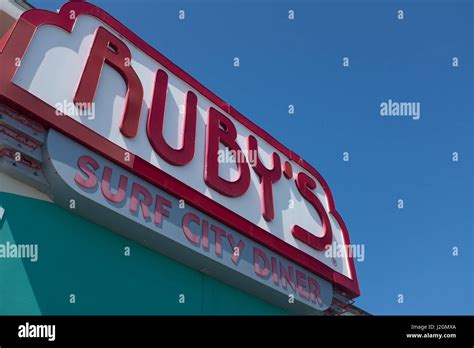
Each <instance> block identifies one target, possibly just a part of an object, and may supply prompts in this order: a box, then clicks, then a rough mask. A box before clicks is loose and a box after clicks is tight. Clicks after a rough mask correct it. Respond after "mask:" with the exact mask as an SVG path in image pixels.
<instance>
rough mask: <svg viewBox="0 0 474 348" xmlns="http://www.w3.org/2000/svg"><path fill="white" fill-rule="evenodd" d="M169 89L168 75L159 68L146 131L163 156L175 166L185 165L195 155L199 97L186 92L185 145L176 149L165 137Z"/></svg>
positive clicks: (152, 144)
mask: <svg viewBox="0 0 474 348" xmlns="http://www.w3.org/2000/svg"><path fill="white" fill-rule="evenodd" d="M167 90H168V75H167V74H166V73H165V72H164V71H163V70H158V71H157V72H156V77H155V90H154V92H153V100H152V102H151V107H150V116H149V117H148V123H147V127H146V133H147V136H148V140H149V141H150V144H151V146H152V147H153V149H154V150H155V152H156V153H157V154H158V155H160V157H161V158H163V159H164V160H165V161H166V162H168V163H171V164H173V165H175V166H184V165H186V164H188V163H189V162H191V160H192V159H193V157H194V144H195V141H196V111H197V97H196V95H195V94H194V93H193V92H191V91H188V93H187V94H186V108H185V111H184V126H183V133H182V134H181V140H182V144H183V145H182V147H181V149H175V148H172V147H171V146H169V145H168V143H167V142H166V140H165V138H164V137H163V128H164V123H165V122H164V121H165V104H166V92H167Z"/></svg>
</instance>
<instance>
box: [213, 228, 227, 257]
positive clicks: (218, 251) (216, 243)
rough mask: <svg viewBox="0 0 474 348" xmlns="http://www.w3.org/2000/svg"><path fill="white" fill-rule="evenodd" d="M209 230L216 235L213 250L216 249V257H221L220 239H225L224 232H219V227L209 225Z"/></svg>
mask: <svg viewBox="0 0 474 348" xmlns="http://www.w3.org/2000/svg"><path fill="white" fill-rule="evenodd" d="M211 230H213V231H214V233H215V234H216V242H215V246H214V248H215V249H216V255H217V256H222V240H221V239H222V237H225V235H226V233H225V231H223V230H221V229H220V228H219V227H217V226H214V225H211Z"/></svg>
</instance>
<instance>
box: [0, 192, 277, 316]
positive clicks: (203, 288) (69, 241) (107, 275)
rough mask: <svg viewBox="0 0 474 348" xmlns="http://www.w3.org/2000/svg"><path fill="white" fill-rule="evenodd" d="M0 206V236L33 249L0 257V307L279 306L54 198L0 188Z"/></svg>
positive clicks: (220, 310)
mask: <svg viewBox="0 0 474 348" xmlns="http://www.w3.org/2000/svg"><path fill="white" fill-rule="evenodd" d="M0 206H2V207H3V208H4V209H5V214H4V217H3V219H2V221H1V222H0V243H2V244H3V243H5V242H6V241H10V242H15V243H17V244H38V249H39V250H38V261H37V262H31V261H30V260H29V259H6V258H0V315H3V314H8V315H28V314H45V315H62V314H66V315H68V314H90V315H102V314H103V315H114V314H124V315H127V314H135V315H140V314H141V315H160V314H164V315H182V314H186V315H207V314H217V315H220V314H222V315H259V314H265V315H267V314H269V315H271V314H285V311H284V310H283V309H281V308H278V307H275V306H273V305H270V304H269V303H266V302H264V301H261V300H259V299H256V298H254V297H252V296H250V295H248V294H247V293H244V292H242V291H240V290H238V289H236V288H233V287H230V286H228V285H226V284H223V283H221V282H219V281H217V280H215V279H213V278H210V277H208V276H206V275H204V274H202V273H200V272H197V271H195V270H193V269H190V268H189V267H186V266H184V265H183V264H180V263H178V262H175V261H173V260H171V259H169V258H167V257H165V256H162V255H160V254H158V253H156V252H153V251H151V250H149V249H146V248H144V247H142V246H141V245H139V244H136V243H134V242H132V241H130V240H128V239H126V238H123V237H121V236H119V235H117V234H115V233H113V232H111V231H109V230H107V229H105V228H102V227H100V226H98V225H95V224H93V223H90V222H88V221H86V220H84V219H82V218H80V217H78V216H75V215H73V214H71V213H69V212H67V211H65V210H63V209H61V208H59V207H58V206H56V205H55V204H52V203H48V202H44V201H39V200H35V199H30V198H25V197H20V196H17V195H13V194H7V193H0ZM126 246H129V247H130V248H131V255H130V256H128V257H127V256H125V255H124V248H125V247H126ZM70 294H75V296H76V303H75V304H70V303H69V295H70ZM179 294H184V295H185V303H184V304H180V303H179V301H178V297H179Z"/></svg>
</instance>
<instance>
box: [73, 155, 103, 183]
mask: <svg viewBox="0 0 474 348" xmlns="http://www.w3.org/2000/svg"><path fill="white" fill-rule="evenodd" d="M88 165H90V166H92V168H93V169H94V170H97V169H99V167H100V166H99V163H97V161H96V160H95V159H93V158H92V157H90V156H81V157H79V159H78V160H77V166H78V167H79V169H80V170H82V172H83V173H84V174H86V175H87V179H84V178H83V177H81V176H80V175H79V173H76V174H75V175H74V181H75V182H76V183H77V184H79V185H81V186H82V187H84V188H88V189H91V188H94V187H95V186H96V185H97V175H95V172H93V171H92V170H90V169H89V168H87V166H88Z"/></svg>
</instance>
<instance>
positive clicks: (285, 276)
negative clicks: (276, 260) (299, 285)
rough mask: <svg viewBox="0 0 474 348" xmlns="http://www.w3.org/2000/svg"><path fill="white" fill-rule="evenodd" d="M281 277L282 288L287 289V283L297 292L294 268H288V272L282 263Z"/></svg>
mask: <svg viewBox="0 0 474 348" xmlns="http://www.w3.org/2000/svg"><path fill="white" fill-rule="evenodd" d="M280 277H281V286H282V287H283V288H285V289H286V282H287V281H288V284H290V286H291V288H292V289H293V290H294V291H296V288H295V282H294V281H293V267H291V266H288V272H286V269H285V265H284V264H283V263H282V262H281V261H280Z"/></svg>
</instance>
